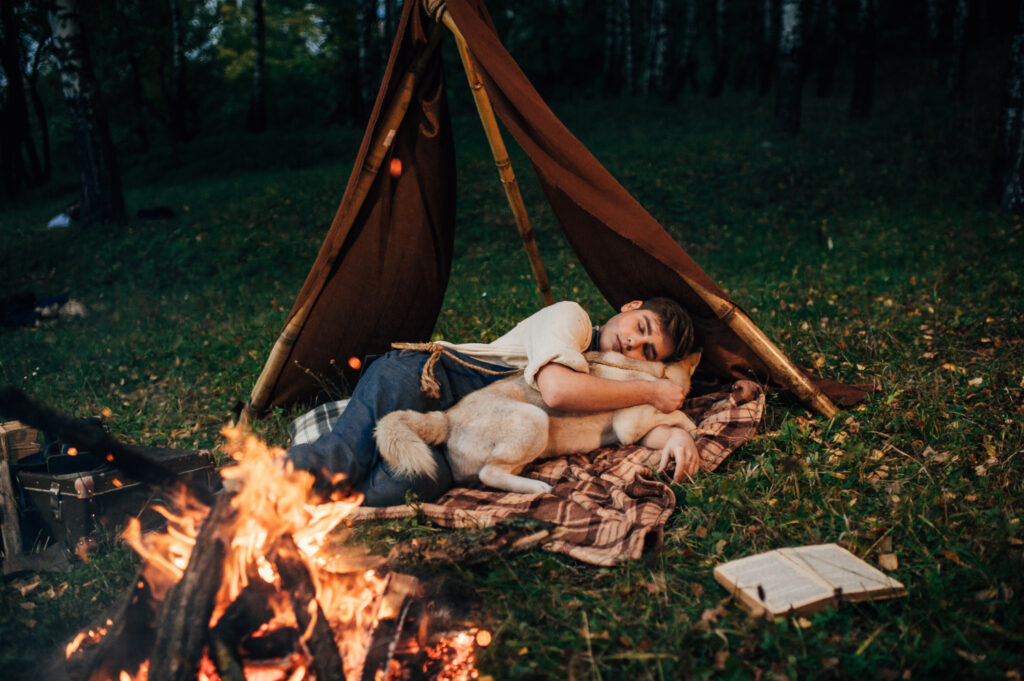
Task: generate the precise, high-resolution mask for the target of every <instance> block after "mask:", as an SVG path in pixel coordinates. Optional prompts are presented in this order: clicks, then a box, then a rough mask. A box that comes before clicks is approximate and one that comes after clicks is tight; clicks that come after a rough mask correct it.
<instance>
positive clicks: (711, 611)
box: [700, 605, 726, 626]
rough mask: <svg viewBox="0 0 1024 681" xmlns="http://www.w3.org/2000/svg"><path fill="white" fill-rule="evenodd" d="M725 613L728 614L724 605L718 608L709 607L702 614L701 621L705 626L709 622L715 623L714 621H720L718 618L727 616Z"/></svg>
mask: <svg viewBox="0 0 1024 681" xmlns="http://www.w3.org/2000/svg"><path fill="white" fill-rule="evenodd" d="M725 614H726V609H725V606H724V605H719V606H718V607H716V608H708V609H707V610H705V611H704V612H702V613H701V615H700V623H701V624H703V625H705V626H707V625H709V624H714V623H716V622H718V620H720V619H722V618H723V617H725Z"/></svg>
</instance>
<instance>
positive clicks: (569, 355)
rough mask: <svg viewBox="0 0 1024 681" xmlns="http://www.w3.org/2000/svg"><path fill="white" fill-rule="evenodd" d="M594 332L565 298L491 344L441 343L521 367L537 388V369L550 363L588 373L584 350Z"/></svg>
mask: <svg viewBox="0 0 1024 681" xmlns="http://www.w3.org/2000/svg"><path fill="white" fill-rule="evenodd" d="M593 333H594V327H593V325H592V324H591V323H590V317H589V316H588V315H587V313H586V311H584V309H583V308H582V307H580V305H579V303H574V302H572V301H569V300H565V301H562V302H560V303H555V304H554V305H549V306H548V307H545V308H543V309H541V310H538V311H537V312H534V313H533V314H532V315H530V316H529V317H527V318H526V319H524V320H523V321H521V322H519V323H518V324H516V326H515V327H514V328H513V329H512V330H511V331H509V332H508V333H506V334H505V335H504V336H502V337H501V338H499V339H498V340H496V341H494V342H493V343H460V344H455V343H447V342H444V341H441V343H443V344H444V345H447V346H448V347H450V348H452V349H453V350H457V351H459V352H461V353H463V354H466V355H469V356H470V357H475V358H477V359H480V360H482V361H485V362H490V363H492V364H500V365H502V366H507V367H515V368H517V369H523V374H524V377H525V378H526V382H527V383H529V384H530V385H531V386H533V387H534V388H536V387H537V372H538V371H540V369H541V367H543V366H544V365H545V364H548V363H549V362H555V363H557V364H562V365H564V366H567V367H569V368H570V369H574V370H576V371H579V372H581V373H587V372H588V365H587V361H586V360H585V359H584V358H583V353H584V352H586V351H587V348H589V347H590V342H591V339H592V338H593Z"/></svg>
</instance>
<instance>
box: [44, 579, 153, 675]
mask: <svg viewBox="0 0 1024 681" xmlns="http://www.w3.org/2000/svg"><path fill="white" fill-rule="evenodd" d="M157 605H158V604H157V603H156V602H155V601H154V600H153V593H152V591H151V590H150V588H149V584H147V583H146V580H145V578H144V577H143V576H142V573H141V572H140V573H139V574H137V575H136V577H135V581H134V583H133V585H132V587H131V588H130V589H129V590H128V591H127V592H125V594H124V596H123V597H122V598H121V599H120V600H119V601H118V602H116V603H115V604H114V605H113V606H112V607H110V608H108V609H107V610H106V611H105V612H104V613H103V614H102V615H100V617H98V618H97V619H96V622H95V624H94V625H93V627H91V629H92V630H94V631H95V630H98V629H100V628H104V629H106V633H105V634H104V636H103V638H101V639H100V640H99V642H97V643H93V644H89V643H88V642H84V643H83V645H82V647H80V648H78V649H77V650H76V651H74V652H73V653H71V654H70V656H66V657H65V656H64V655H62V661H61V664H60V665H59V666H60V667H62V669H59V670H58V669H52V670H49V672H48V673H47V674H46V675H45V678H50V679H61V678H68V679H81V680H86V679H88V680H90V681H92V680H93V679H95V680H97V681H98V680H100V679H115V678H117V676H118V674H119V673H120V671H121V670H126V671H129V672H134V671H135V670H137V669H138V668H139V665H140V664H142V662H143V661H144V660H146V659H147V658H148V657H149V652H150V650H151V649H152V647H153V640H154V638H155V636H156V632H155V631H154V629H153V626H154V615H155V611H156V608H157ZM108 622H110V624H107V623H108ZM85 631H89V630H88V629H85V630H83V632H85ZM64 652H65V651H64V650H61V653H64Z"/></svg>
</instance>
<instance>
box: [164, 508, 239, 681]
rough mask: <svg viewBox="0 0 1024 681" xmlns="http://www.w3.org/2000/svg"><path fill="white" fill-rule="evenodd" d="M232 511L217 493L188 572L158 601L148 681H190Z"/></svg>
mask: <svg viewBox="0 0 1024 681" xmlns="http://www.w3.org/2000/svg"><path fill="white" fill-rule="evenodd" d="M235 515H236V512H235V510H234V509H233V508H232V507H231V495H229V494H221V495H219V496H218V497H217V501H216V503H215V504H214V506H213V509H212V510H211V511H210V515H209V516H208V517H207V518H206V522H205V523H203V527H202V529H201V530H200V531H199V536H198V537H196V543H195V547H194V548H193V549H192V556H191V557H190V559H189V562H188V567H186V568H185V573H184V575H182V578H181V580H180V581H179V582H178V583H177V584H175V585H174V587H172V588H171V590H170V591H169V592H168V593H167V597H166V598H164V603H163V606H162V607H161V609H160V616H159V619H158V620H157V625H156V629H157V637H156V642H155V643H154V645H153V654H152V656H151V658H150V665H149V678H151V679H161V681H186V680H194V679H195V678H196V672H197V670H198V667H199V661H200V658H201V657H202V654H203V646H204V645H206V643H207V641H208V635H207V634H208V629H209V624H210V616H211V615H212V614H213V607H214V598H215V597H216V595H217V591H218V590H219V589H220V584H221V579H222V577H223V574H224V558H225V556H226V555H227V548H228V545H229V544H230V542H231V534H232V530H233V524H234V523H233V521H234V518H235Z"/></svg>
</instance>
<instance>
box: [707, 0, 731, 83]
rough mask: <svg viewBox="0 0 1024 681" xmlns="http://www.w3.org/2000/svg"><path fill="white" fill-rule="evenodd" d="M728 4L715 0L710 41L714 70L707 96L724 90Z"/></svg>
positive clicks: (727, 55)
mask: <svg viewBox="0 0 1024 681" xmlns="http://www.w3.org/2000/svg"><path fill="white" fill-rule="evenodd" d="M727 11H728V5H727V3H726V0H715V32H714V40H713V41H712V43H711V55H712V57H711V58H712V60H713V61H714V71H712V73H711V82H710V83H708V97H711V98H716V97H721V96H722V92H723V91H724V90H725V76H726V73H727V72H728V69H729V47H730V46H729V41H728V34H727V32H726V30H725V27H726V21H727V19H726V13H727Z"/></svg>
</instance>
